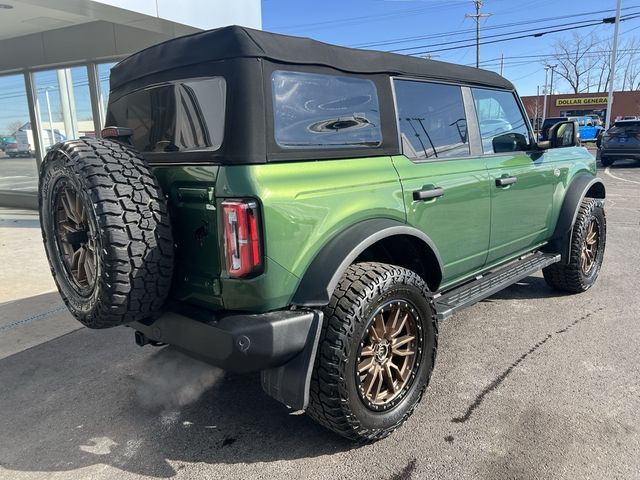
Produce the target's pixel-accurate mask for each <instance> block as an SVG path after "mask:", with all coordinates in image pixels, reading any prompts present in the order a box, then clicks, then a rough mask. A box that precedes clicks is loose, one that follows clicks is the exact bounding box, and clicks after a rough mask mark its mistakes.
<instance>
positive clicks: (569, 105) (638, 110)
mask: <svg viewBox="0 0 640 480" xmlns="http://www.w3.org/2000/svg"><path fill="white" fill-rule="evenodd" d="M607 96H608V94H607V92H601V93H578V94H562V95H548V96H547V112H546V115H543V108H544V97H543V96H542V95H540V96H531V97H522V101H523V103H524V106H525V108H526V110H527V114H528V115H529V117H530V118H541V117H568V116H579V115H592V114H596V115H600V117H601V118H602V119H603V120H604V118H605V116H606V114H607V106H608V105H607V100H608V98H607ZM628 116H640V91H625V92H614V94H613V109H612V110H611V119H612V120H615V119H616V118H621V117H628Z"/></svg>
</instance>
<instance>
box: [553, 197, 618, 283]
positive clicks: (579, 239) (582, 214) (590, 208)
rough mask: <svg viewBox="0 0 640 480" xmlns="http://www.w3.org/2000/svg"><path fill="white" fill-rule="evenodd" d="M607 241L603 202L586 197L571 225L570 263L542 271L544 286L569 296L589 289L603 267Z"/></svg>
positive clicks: (557, 264)
mask: <svg viewBox="0 0 640 480" xmlns="http://www.w3.org/2000/svg"><path fill="white" fill-rule="evenodd" d="M606 239H607V221H606V217H605V214H604V207H603V203H602V200H598V199H595V198H585V199H584V200H582V203H581V204H580V209H579V211H578V216H577V218H576V222H575V224H574V226H573V231H572V235H571V245H570V251H569V262H568V263H566V264H562V263H554V264H553V265H550V266H548V267H546V268H544V269H542V273H543V275H544V279H545V280H546V282H547V284H548V285H549V286H550V287H552V288H555V289H557V290H563V291H566V292H572V293H580V292H584V291H586V290H588V289H589V288H591V286H592V285H593V284H594V283H595V281H596V279H597V278H598V274H599V273H600V268H601V267H602V260H603V256H604V248H605V244H606Z"/></svg>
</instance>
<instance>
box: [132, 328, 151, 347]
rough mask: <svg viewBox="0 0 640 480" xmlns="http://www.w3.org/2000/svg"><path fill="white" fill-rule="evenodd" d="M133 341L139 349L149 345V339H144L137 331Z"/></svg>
mask: <svg viewBox="0 0 640 480" xmlns="http://www.w3.org/2000/svg"><path fill="white" fill-rule="evenodd" d="M133 336H134V338H135V340H136V345H138V346H139V347H144V346H145V345H147V344H148V343H149V339H148V338H147V337H146V335H145V334H144V333H142V332H139V331H137V330H136V331H135V333H134V334H133Z"/></svg>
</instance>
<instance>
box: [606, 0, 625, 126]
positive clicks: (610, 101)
mask: <svg viewBox="0 0 640 480" xmlns="http://www.w3.org/2000/svg"><path fill="white" fill-rule="evenodd" d="M621 4H622V0H618V4H617V6H616V25H615V27H614V29H613V48H612V49H611V68H610V71H611V75H610V78H611V80H610V81H609V95H608V97H607V117H606V120H605V122H604V129H605V131H607V130H609V126H610V125H611V111H612V110H613V85H614V83H615V79H616V76H615V73H616V60H617V55H618V31H619V29H620V7H621Z"/></svg>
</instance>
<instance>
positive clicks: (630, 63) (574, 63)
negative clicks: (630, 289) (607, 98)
mask: <svg viewBox="0 0 640 480" xmlns="http://www.w3.org/2000/svg"><path fill="white" fill-rule="evenodd" d="M553 48H554V53H553V54H552V55H550V56H549V57H548V58H547V59H546V60H545V61H544V63H556V64H557V65H558V68H557V69H556V73H557V74H558V75H559V76H560V80H561V81H560V82H558V84H561V83H562V82H564V83H566V84H568V89H569V90H570V91H572V92H573V93H589V92H605V91H607V90H608V88H609V83H610V81H611V79H610V76H611V65H610V64H609V62H610V56H611V39H604V40H602V39H600V38H598V37H597V36H595V35H593V34H590V35H580V34H578V33H575V32H574V33H573V34H572V35H571V36H568V37H563V38H560V39H558V40H556V42H555V43H554V47H553ZM639 51H640V42H639V41H638V39H637V38H636V37H631V38H628V39H627V40H625V41H623V42H621V43H620V45H619V49H618V55H617V60H616V72H617V74H616V79H615V81H614V85H613V86H614V88H615V89H616V90H638V89H640V56H639V55H638V52H639Z"/></svg>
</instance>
